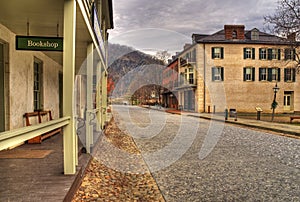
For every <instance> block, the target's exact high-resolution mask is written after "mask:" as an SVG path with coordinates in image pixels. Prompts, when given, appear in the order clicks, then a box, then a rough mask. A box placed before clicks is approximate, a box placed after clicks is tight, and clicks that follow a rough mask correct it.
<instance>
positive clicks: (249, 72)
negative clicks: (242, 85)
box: [244, 67, 255, 81]
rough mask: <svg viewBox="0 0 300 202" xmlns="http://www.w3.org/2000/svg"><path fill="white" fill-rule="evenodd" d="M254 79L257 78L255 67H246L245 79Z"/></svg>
mask: <svg viewBox="0 0 300 202" xmlns="http://www.w3.org/2000/svg"><path fill="white" fill-rule="evenodd" d="M254 80H255V68H254V67H244V81H254Z"/></svg>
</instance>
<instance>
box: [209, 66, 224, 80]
mask: <svg viewBox="0 0 300 202" xmlns="http://www.w3.org/2000/svg"><path fill="white" fill-rule="evenodd" d="M211 77H212V81H217V82H218V81H224V67H220V66H216V67H212V69H211Z"/></svg>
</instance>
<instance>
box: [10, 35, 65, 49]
mask: <svg viewBox="0 0 300 202" xmlns="http://www.w3.org/2000/svg"><path fill="white" fill-rule="evenodd" d="M16 50H31V51H63V38H62V37H43V36H16Z"/></svg>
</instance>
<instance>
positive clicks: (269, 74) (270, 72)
mask: <svg viewBox="0 0 300 202" xmlns="http://www.w3.org/2000/svg"><path fill="white" fill-rule="evenodd" d="M268 81H272V68H268Z"/></svg>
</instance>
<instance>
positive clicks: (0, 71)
mask: <svg viewBox="0 0 300 202" xmlns="http://www.w3.org/2000/svg"><path fill="white" fill-rule="evenodd" d="M4 69H5V64H4V44H2V43H0V132H3V131H5V100H4V99H5V96H4V92H5V88H4V87H5V86H4V81H5V80H4V74H5V71H4Z"/></svg>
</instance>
